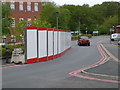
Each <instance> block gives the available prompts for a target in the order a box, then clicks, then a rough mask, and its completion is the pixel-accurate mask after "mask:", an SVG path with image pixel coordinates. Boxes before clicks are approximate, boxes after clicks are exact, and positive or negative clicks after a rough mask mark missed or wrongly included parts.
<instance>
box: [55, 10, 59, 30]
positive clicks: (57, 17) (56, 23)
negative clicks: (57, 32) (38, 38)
mask: <svg viewBox="0 0 120 90" xmlns="http://www.w3.org/2000/svg"><path fill="white" fill-rule="evenodd" d="M55 13H56V28H57V29H58V14H59V12H58V11H56V12H55Z"/></svg>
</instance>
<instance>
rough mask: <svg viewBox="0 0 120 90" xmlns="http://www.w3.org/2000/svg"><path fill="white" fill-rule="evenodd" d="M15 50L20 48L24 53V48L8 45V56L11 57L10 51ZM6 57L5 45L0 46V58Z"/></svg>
mask: <svg viewBox="0 0 120 90" xmlns="http://www.w3.org/2000/svg"><path fill="white" fill-rule="evenodd" d="M15 48H22V50H23V52H25V48H24V46H23V45H15V46H11V45H8V51H9V52H8V53H9V56H11V55H12V51H13V50H14V49H15ZM5 55H6V48H5V45H2V53H1V52H0V57H1V56H2V57H4V56H5Z"/></svg>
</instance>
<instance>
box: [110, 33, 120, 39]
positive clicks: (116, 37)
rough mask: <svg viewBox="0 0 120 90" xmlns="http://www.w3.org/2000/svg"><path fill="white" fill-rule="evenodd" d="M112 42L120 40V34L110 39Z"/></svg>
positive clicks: (113, 35) (115, 34)
mask: <svg viewBox="0 0 120 90" xmlns="http://www.w3.org/2000/svg"><path fill="white" fill-rule="evenodd" d="M110 39H111V41H114V40H120V33H114V34H112V35H111V37H110Z"/></svg>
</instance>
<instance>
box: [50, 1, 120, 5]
mask: <svg viewBox="0 0 120 90" xmlns="http://www.w3.org/2000/svg"><path fill="white" fill-rule="evenodd" d="M52 1H54V2H55V3H56V4H57V5H64V4H73V5H83V4H89V5H90V6H93V5H95V4H102V2H104V1H118V2H120V0H52Z"/></svg>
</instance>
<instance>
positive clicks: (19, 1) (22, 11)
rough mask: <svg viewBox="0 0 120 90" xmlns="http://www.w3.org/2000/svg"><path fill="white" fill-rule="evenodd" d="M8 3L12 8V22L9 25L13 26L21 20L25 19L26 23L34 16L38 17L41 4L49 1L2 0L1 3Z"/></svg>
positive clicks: (28, 23)
mask: <svg viewBox="0 0 120 90" xmlns="http://www.w3.org/2000/svg"><path fill="white" fill-rule="evenodd" d="M6 2H8V3H9V6H10V8H11V9H12V11H11V14H12V19H13V22H12V24H11V27H15V26H16V24H18V23H19V22H20V21H21V20H25V21H26V23H27V25H30V21H33V20H34V19H35V17H37V18H40V13H41V9H42V6H43V5H45V4H46V2H49V1H48V0H4V1H3V3H6Z"/></svg>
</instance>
